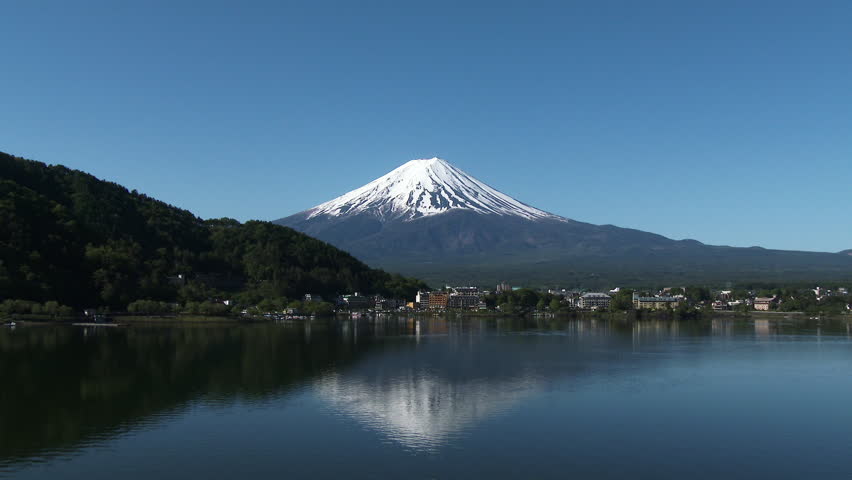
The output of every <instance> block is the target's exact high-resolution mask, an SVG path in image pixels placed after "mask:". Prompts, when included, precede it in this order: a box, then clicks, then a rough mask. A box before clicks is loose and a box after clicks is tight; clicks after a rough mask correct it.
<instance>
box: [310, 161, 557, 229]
mask: <svg viewBox="0 0 852 480" xmlns="http://www.w3.org/2000/svg"><path fill="white" fill-rule="evenodd" d="M451 210H470V211H474V212H478V213H482V214H495V215H509V216H518V217H524V218H527V219H531V220H532V219H545V218H546V219H556V220H558V219H562V217H559V216H556V215H553V214H550V213H547V212H545V211H542V210H539V209H537V208H533V207H531V206H529V205H526V204H524V203H521V202H519V201H518V200H515V199H514V198H512V197H510V196H508V195H506V194H503V193H501V192H499V191H497V190H495V189H493V188H491V187H489V186H488V185H486V184H484V183H482V182H480V181H479V180H477V179H475V178H473V177H472V176H470V175H468V174H467V173H465V172H463V171H462V170H460V169H458V168H456V167H454V166H453V165H451V164H450V163H449V162H447V161H446V160H442V159H440V158H429V159H420V160H411V161H410V162H407V163H405V164H403V165H402V166H400V167H398V168H396V169H395V170H393V171H391V172H390V173H388V174H386V175H384V176H382V177H379V178H377V179H375V180H373V181H372V182H370V183H368V184H366V185H364V186H363V187H361V188H358V189H355V190H352V191H351V192H349V193H347V194H345V195H342V196H340V197H337V198H335V199H334V200H331V201H330V202H326V203H323V204H321V205H317V206H316V207H314V208H312V209H310V210H308V211H307V212H305V213H307V218H308V219H310V218H313V217H317V216H320V215H327V216H332V217H337V216H342V215H351V214H358V213H366V214H370V215H374V216H377V217H379V218H382V219H384V220H391V219H402V220H413V219H416V218H420V217H425V216H430V215H437V214H441V213H445V212H449V211H451Z"/></svg>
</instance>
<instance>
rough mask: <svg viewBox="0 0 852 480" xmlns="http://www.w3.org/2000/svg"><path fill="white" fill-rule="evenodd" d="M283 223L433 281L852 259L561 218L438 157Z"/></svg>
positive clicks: (795, 268) (652, 276)
mask: <svg viewBox="0 0 852 480" xmlns="http://www.w3.org/2000/svg"><path fill="white" fill-rule="evenodd" d="M275 223H277V224H279V225H285V226H289V227H292V228H294V229H296V230H299V231H301V232H304V233H307V234H308V235H311V236H314V237H317V238H319V239H322V240H325V241H327V242H329V243H331V244H332V245H335V246H337V247H339V248H342V249H344V250H346V251H349V252H351V253H352V254H354V255H355V256H357V257H358V258H360V259H362V260H364V261H367V262H370V263H371V264H375V265H380V266H383V267H386V268H394V269H397V270H399V271H403V272H406V273H408V274H414V275H419V276H421V277H422V278H424V279H427V280H430V281H437V282H446V281H456V282H458V281H463V282H471V283H479V284H493V283H495V282H497V281H499V280H508V281H510V282H513V283H523V284H531V283H563V284H565V283H571V284H583V285H595V284H601V285H603V284H605V283H607V282H620V283H633V284H647V283H653V282H669V281H726V280H761V281H775V280H778V281H789V280H807V279H811V278H813V279H827V278H850V277H852V259H850V258H849V257H848V256H842V255H838V254H833V253H814V252H794V251H779V250H767V249H763V248H759V247H752V248H734V247H725V246H712V245H705V244H703V243H701V242H698V241H695V240H672V239H670V238H666V237H663V236H661V235H656V234H653V233H648V232H643V231H639V230H634V229H627V228H619V227H616V226H612V225H593V224H589V223H584V222H578V221H574V220H571V219H568V218H564V217H560V216H558V215H554V214H552V213H548V212H545V211H543V210H540V209H537V208H535V207H532V206H529V205H527V204H525V203H522V202H520V201H518V200H516V199H514V198H512V197H510V196H508V195H506V194H504V193H501V192H499V191H498V190H496V189H494V188H492V187H490V186H488V185H486V184H485V183H483V182H481V181H479V180H477V179H475V178H474V177H472V176H470V175H468V174H467V173H465V172H463V171H462V170H460V169H458V168H456V167H455V166H453V165H451V164H450V163H448V162H446V161H445V160H442V159H438V158H431V159H426V160H412V161H410V162H408V163H405V164H404V165H402V166H400V167H399V168H397V169H395V170H393V171H391V172H390V173H388V174H386V175H384V176H382V177H380V178H378V179H376V180H374V181H372V182H370V183H368V184H366V185H364V186H363V187H361V188H358V189H356V190H353V191H351V192H349V193H347V194H345V195H342V196H340V197H338V198H335V199H334V200H331V201H329V202H326V203H323V204H320V205H317V206H316V207H314V208H311V209H308V210H305V211H303V212H300V213H297V214H295V215H291V216H289V217H285V218H282V219H280V220H277V221H275Z"/></svg>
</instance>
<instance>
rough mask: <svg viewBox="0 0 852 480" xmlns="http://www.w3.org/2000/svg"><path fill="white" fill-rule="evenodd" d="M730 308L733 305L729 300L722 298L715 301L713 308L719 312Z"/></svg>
mask: <svg viewBox="0 0 852 480" xmlns="http://www.w3.org/2000/svg"><path fill="white" fill-rule="evenodd" d="M730 309H731V306H730V305H729V304H728V302H724V301H722V300H716V301H715V302H713V310H715V311H717V312H719V311H723V310H730Z"/></svg>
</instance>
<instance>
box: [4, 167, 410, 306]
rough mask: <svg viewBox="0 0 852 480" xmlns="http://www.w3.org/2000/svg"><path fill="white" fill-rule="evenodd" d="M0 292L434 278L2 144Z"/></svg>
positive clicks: (160, 291) (294, 293) (307, 289)
mask: <svg viewBox="0 0 852 480" xmlns="http://www.w3.org/2000/svg"><path fill="white" fill-rule="evenodd" d="M0 225H2V228H0V301H3V300H9V299H20V300H28V301H35V302H45V301H59V302H61V303H62V304H65V305H70V306H75V307H86V306H96V305H103V306H110V307H113V308H119V309H123V308H126V307H127V305H128V304H129V303H131V302H133V301H134V300H140V299H144V300H157V301H163V302H175V301H179V302H199V301H205V300H207V299H209V298H211V297H219V296H224V295H227V296H229V297H231V298H234V296H236V297H238V298H239V299H241V300H242V301H244V302H246V303H248V304H254V303H256V302H259V301H261V300H268V301H273V300H274V301H277V302H279V303H282V302H285V301H286V298H289V299H293V298H301V296H302V295H303V294H305V293H316V294H321V295H324V296H331V295H334V294H336V293H347V292H353V291H361V292H371V293H384V294H389V295H404V296H406V297H413V295H414V292H416V290H417V288H419V287H422V286H423V284H422V283H420V282H418V281H416V280H412V279H408V278H404V277H401V276H399V275H390V274H388V273H385V272H383V271H380V270H374V269H371V268H369V267H368V266H367V265H365V264H364V263H362V262H361V261H359V260H357V259H355V258H354V257H352V256H351V255H350V254H348V253H346V252H343V251H341V250H339V249H337V248H334V247H332V246H331V245H328V244H327V243H325V242H322V241H319V240H316V239H314V238H310V237H308V236H307V235H304V234H302V233H299V232H296V231H294V230H292V229H289V228H285V227H281V226H278V225H273V224H271V223H269V222H258V221H252V222H247V223H245V224H241V223H239V222H237V221H236V220H231V219H219V220H206V221H205V220H202V219H200V218H198V217H196V216H194V215H193V214H192V213H190V212H188V211H186V210H181V209H178V208H175V207H173V206H171V205H167V204H166V203H163V202H160V201H158V200H155V199H153V198H150V197H148V196H146V195H144V194H140V193H137V192H136V191H132V192H130V191H128V190H127V189H126V188H124V187H122V186H120V185H117V184H114V183H110V182H105V181H102V180H99V179H97V178H95V177H93V176H92V175H89V174H86V173H83V172H80V171H77V170H71V169H68V168H66V167H63V166H48V165H45V164H44V163H39V162H34V161H30V160H25V159H22V158H18V157H14V156H12V155H8V154H5V153H0Z"/></svg>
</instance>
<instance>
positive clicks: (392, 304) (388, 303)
mask: <svg viewBox="0 0 852 480" xmlns="http://www.w3.org/2000/svg"><path fill="white" fill-rule="evenodd" d="M404 306H405V300H401V299H399V298H383V297H381V296H378V297H376V310H377V311H389V310H399V309H400V307H404Z"/></svg>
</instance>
